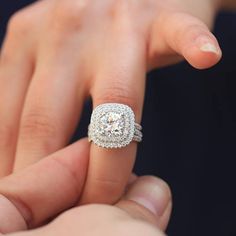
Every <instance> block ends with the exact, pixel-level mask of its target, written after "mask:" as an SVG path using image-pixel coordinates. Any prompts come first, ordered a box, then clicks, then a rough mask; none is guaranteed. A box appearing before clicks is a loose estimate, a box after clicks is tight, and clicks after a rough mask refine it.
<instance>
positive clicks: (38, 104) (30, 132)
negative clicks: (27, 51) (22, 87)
mask: <svg viewBox="0 0 236 236" xmlns="http://www.w3.org/2000/svg"><path fill="white" fill-rule="evenodd" d="M68 45H71V44H69V43H68ZM68 51H69V52H71V51H73V50H71V49H70V50H69V49H68V48H61V50H57V48H55V46H53V45H52V46H51V49H50V44H48V45H47V46H46V48H44V50H43V51H42V52H41V54H40V55H39V58H38V62H37V63H38V66H37V68H36V71H35V74H34V76H33V79H32V83H31V85H30V88H29V91H28V94H27V98H26V101H25V105H24V110H23V114H22V119H21V124H20V131H19V138H18V144H17V153H16V161H15V170H18V169H21V168H24V167H25V166H28V165H30V164H32V163H34V162H37V161H38V160H40V159H41V158H43V157H45V156H47V155H49V154H51V153H53V152H55V151H57V150H59V149H60V148H62V147H64V146H65V145H66V144H68V142H69V140H70V138H71V136H72V135H73V132H74V130H75V128H76V125H77V123H78V120H79V116H80V112H81V109H82V105H83V101H84V96H85V95H84V91H85V90H84V83H83V81H81V78H83V75H82V71H83V70H82V69H81V70H80V68H78V66H77V63H78V64H79V61H78V60H77V59H76V57H75V55H74V54H73V53H74V51H73V53H72V54H73V55H72V54H71V53H68ZM76 52H77V50H76ZM68 54H69V55H68ZM71 58H73V62H71V63H68V64H66V66H65V64H64V63H65V61H71ZM78 71H81V72H80V73H78ZM78 77H79V78H78ZM78 82H80V83H79V84H78Z"/></svg>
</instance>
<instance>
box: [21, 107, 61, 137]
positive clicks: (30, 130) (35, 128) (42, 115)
mask: <svg viewBox="0 0 236 236" xmlns="http://www.w3.org/2000/svg"><path fill="white" fill-rule="evenodd" d="M52 121H54V120H53V119H52V117H51V116H50V115H47V112H42V111H41V110H40V109H38V111H31V112H30V113H28V114H27V115H24V116H23V119H22V123H21V128H20V129H21V130H20V132H21V135H22V136H23V137H24V138H30V139H31V138H34V139H38V138H43V139H51V138H54V137H55V136H56V134H57V125H56V123H55V122H52Z"/></svg>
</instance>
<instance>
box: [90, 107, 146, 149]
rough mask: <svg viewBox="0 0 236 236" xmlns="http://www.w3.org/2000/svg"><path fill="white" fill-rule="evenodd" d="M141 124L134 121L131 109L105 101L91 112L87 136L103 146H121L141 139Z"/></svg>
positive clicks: (91, 140)
mask: <svg viewBox="0 0 236 236" xmlns="http://www.w3.org/2000/svg"><path fill="white" fill-rule="evenodd" d="M141 130H142V126H141V125H139V124H137V123H135V116H134V112H133V111H132V109H131V108H130V107H129V106H127V105H124V104H119V103H105V104H101V105H99V106H97V107H96V108H95V109H94V110H93V113H92V116H91V120H90V125H89V127H88V138H89V141H90V142H94V143H95V144H96V145H98V146H99V147H103V148H122V147H125V146H127V145H129V144H130V143H131V142H132V141H136V142H141V141H142V136H143V135H142V132H141Z"/></svg>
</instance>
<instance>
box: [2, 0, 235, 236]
mask: <svg viewBox="0 0 236 236" xmlns="http://www.w3.org/2000/svg"><path fill="white" fill-rule="evenodd" d="M32 2H34V1H30V0H8V1H6V0H5V1H4V0H1V1H0V42H2V40H3V37H4V34H5V29H6V24H7V21H8V19H9V17H10V16H11V14H12V13H14V12H15V11H16V10H17V9H19V8H22V7H24V6H25V5H27V4H29V3H32ZM214 31H215V35H216V37H217V38H218V40H219V42H220V45H221V47H222V49H223V59H222V61H221V62H220V63H219V64H218V65H217V66H215V67H214V68H212V69H209V70H204V71H199V70H195V69H193V68H191V67H190V66H189V65H188V64H187V63H181V64H178V65H176V66H171V67H168V68H164V69H158V70H155V71H153V72H151V73H149V74H148V78H147V92H146V99H145V107H144V115H143V122H142V125H143V127H144V130H143V132H144V140H143V142H142V143H141V144H140V146H139V152H138V159H137V162H136V166H135V172H136V173H137V174H139V175H141V174H153V175H158V176H160V177H161V178H163V179H164V180H166V181H167V182H168V183H169V185H170V186H171V189H172V192H173V198H174V208H173V216H172V220H171V223H170V225H169V228H168V232H167V234H168V235H170V236H172V235H173V236H185V235H186V236H190V235H191V236H195V235H196V236H197V235H201V236H205V235H206V236H209V235H214V236H218V235H219V236H236V217H235V214H236V190H235V188H236V184H235V182H236V161H235V159H236V59H235V58H236V45H235V42H236V14H234V13H230V12H222V13H221V14H219V16H218V18H217V20H216V25H215V30H214ZM65 66H66V65H65ZM75 109H76V108H75ZM90 112H91V106H90V103H89V102H88V103H87V104H86V105H85V109H84V115H83V117H82V120H81V122H80V124H79V127H78V129H77V131H76V133H75V136H74V138H73V140H76V139H78V138H80V137H83V136H86V132H87V125H88V123H89V117H90Z"/></svg>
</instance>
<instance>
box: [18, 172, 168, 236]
mask: <svg viewBox="0 0 236 236" xmlns="http://www.w3.org/2000/svg"><path fill="white" fill-rule="evenodd" d="M170 205H171V193H170V189H169V187H168V185H167V184H166V183H165V182H163V181H162V180H160V179H158V178H155V177H150V176H145V177H140V178H138V180H137V181H136V182H135V183H134V184H133V185H132V186H131V187H130V189H129V191H128V192H127V194H126V195H125V196H124V198H123V199H122V200H121V201H120V202H119V203H117V204H116V207H115V206H109V205H102V204H90V205H86V206H82V207H77V208H73V209H72V210H69V211H67V212H65V213H63V214H61V215H60V216H59V217H58V218H56V219H55V220H54V221H53V222H52V223H51V224H49V225H46V226H45V227H41V228H39V229H37V230H33V231H28V232H27V234H25V233H19V234H15V235H16V236H17V235H18V236H20V235H22V236H24V235H25V236H26V235H28V236H30V235H32V236H36V235H45V236H46V235H62V236H63V235H70V236H73V235H114V236H120V235H136V236H143V235H148V236H154V235H155V236H161V235H164V234H163V233H162V232H161V231H160V230H159V229H161V230H165V227H166V226H165V225H167V223H168V220H169V217H170V211H171V209H170V207H169V206H170ZM163 222H164V223H165V225H163Z"/></svg>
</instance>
